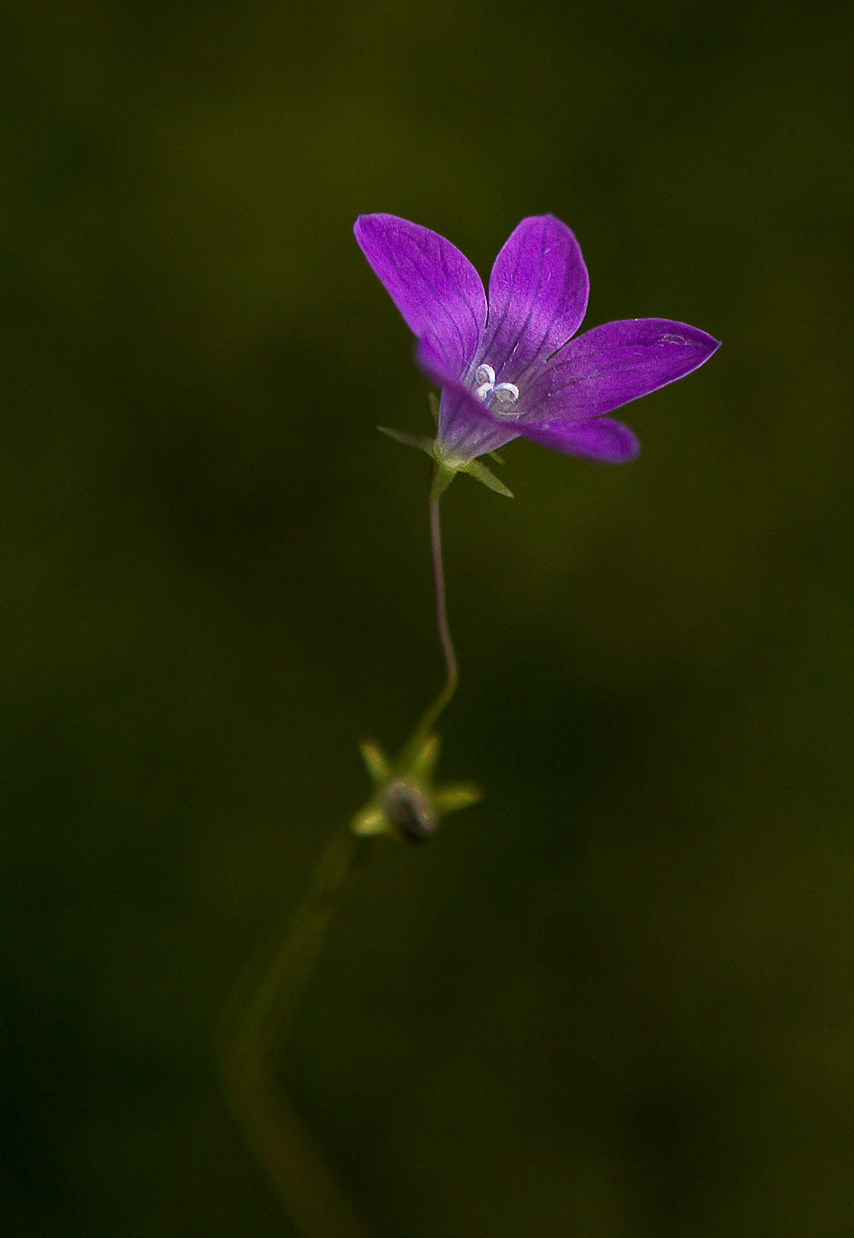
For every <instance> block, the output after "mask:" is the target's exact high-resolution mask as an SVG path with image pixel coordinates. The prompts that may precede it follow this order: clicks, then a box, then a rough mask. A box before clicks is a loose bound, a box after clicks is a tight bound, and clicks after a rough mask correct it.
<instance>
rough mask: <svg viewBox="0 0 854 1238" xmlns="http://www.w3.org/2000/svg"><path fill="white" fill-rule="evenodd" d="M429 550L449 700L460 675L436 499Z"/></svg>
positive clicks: (431, 511)
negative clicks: (446, 591)
mask: <svg viewBox="0 0 854 1238" xmlns="http://www.w3.org/2000/svg"><path fill="white" fill-rule="evenodd" d="M430 549H431V550H432V552H433V580H434V583H435V588H436V625H437V627H438V629H439V640H440V641H441V642H442V652H443V653H444V655H445V666H446V667H447V671H448V682H447V685H446V687H445V691H446V692H447V693H448V700H450V699H451V696H452V695H453V693H454V689H455V688H456V686H457V683H458V682H459V678H460V674H459V668H458V667H457V655H456V654H455V653H454V642H453V641H452V640H451V631H450V628H449V627H448V613H447V610H446V607H445V569H444V567H443V566H442V529H441V525H440V523H439V500H438V499H433V501H432V503H431V504H430Z"/></svg>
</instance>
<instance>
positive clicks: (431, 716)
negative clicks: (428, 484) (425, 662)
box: [405, 498, 460, 753]
mask: <svg viewBox="0 0 854 1238" xmlns="http://www.w3.org/2000/svg"><path fill="white" fill-rule="evenodd" d="M430 549H431V551H432V556H433V585H434V590H435V597H436V626H437V628H438V629H439V641H440V643H441V645H442V653H443V654H444V655H445V670H446V676H447V678H446V680H445V686H444V687H443V688H442V691H441V692H440V693H439V695H438V696H437V697H436V699H435V701H434V702H433V704H432V705H431V706H430V708H429V709H428V710H427V712H426V714H425V715H424V717H423V718H422V719H421V722H420V723H419V724H418V727H417V728H416V730H415V732H414V734H413V736H412V739H411V740H410V741H409V743H408V744H407V746H406V749H405V752H406V753H411V752H414V751H415V750H416V749H417V748H418V747H420V746H421V745H422V744H423V743H424V740H425V739H426V738H427V736H428V735H429V734H430V732H431V731H432V729H433V726H434V725H435V723H436V720H437V719H438V717H439V715H440V714H441V713H442V710H443V709H444V708H445V707H446V706H447V704H448V702H449V701H450V700H451V698H452V696H453V695H454V693H455V692H456V690H457V684H458V683H459V681H460V673H459V668H458V666H457V655H456V654H455V653H454V642H453V641H452V640H451V629H450V628H449V627H448V612H447V608H446V604H445V569H444V567H443V564H442V527H441V524H440V522H439V499H438V498H435V499H431V501H430Z"/></svg>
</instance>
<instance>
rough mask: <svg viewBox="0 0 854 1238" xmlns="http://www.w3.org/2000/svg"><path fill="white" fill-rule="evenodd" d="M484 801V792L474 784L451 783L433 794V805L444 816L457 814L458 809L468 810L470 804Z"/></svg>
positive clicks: (438, 788)
mask: <svg viewBox="0 0 854 1238" xmlns="http://www.w3.org/2000/svg"><path fill="white" fill-rule="evenodd" d="M482 799H483V792H482V791H481V789H480V787H476V786H475V785H474V783H473V782H455V783H449V784H448V785H447V786H445V787H437V788H436V790H435V791H434V792H433V804H434V806H435V808H436V811H437V812H438V813H439V814H440V815H442V816H444V814H445V813H446V812H456V811H457V809H458V808H468V806H469V804H476V803H477V802H478V800H482Z"/></svg>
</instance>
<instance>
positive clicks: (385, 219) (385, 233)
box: [353, 215, 486, 377]
mask: <svg viewBox="0 0 854 1238" xmlns="http://www.w3.org/2000/svg"><path fill="white" fill-rule="evenodd" d="M353 231H354V233H355V235H356V240H357V241H358V243H359V245H360V246H361V249H362V253H363V254H364V255H365V257H366V258H367V260H368V262H369V263H370V264H371V267H372V268H373V270H374V274H375V275H376V276H377V277H378V279H379V280H380V281H381V283H382V284H383V285H384V287H385V289H386V291H387V292H388V293H389V295H390V296H391V299H392V300H393V301H394V303H395V305H396V306H397V308H398V309H399V310H400V312H401V314H402V315H403V318H404V321H405V322H406V325H407V326H408V327H409V329H410V331H412V332H414V334H415V335H417V336H418V337H419V338H422V337H424V336H428V337H429V338H430V340H431V341H432V343H433V345H434V347H435V349H436V350H437V351H438V353H439V355H440V356H441V358H442V360H443V361H444V363H445V364H446V365H447V366H448V368H449V369H450V370H451V371H452V373H453V374H454V376H455V377H460V376H461V375H462V374H463V373H464V372H465V369H466V366H467V365H468V363H469V361H470V360H471V359H472V358H473V357H474V355H475V353H476V352H477V350H478V347H479V344H480V342H481V337H482V334H483V329H484V325H485V323H486V295H485V293H484V291H483V284H482V283H481V279H480V276H479V275H478V273H477V271H476V270H475V269H474V267H473V266H472V264H471V263H470V262H469V260H468V258H466V257H465V255H464V254H461V253H460V251H459V250H458V249H457V247H456V246H455V245H452V244H451V242H450V241H446V240H445V238H444V237H441V236H439V234H438V233H437V232H431V231H430V229H429V228H422V227H421V226H420V225H419V224H413V223H409V221H408V220H406V219H399V218H398V217H397V216H396V215H360V216H359V218H358V219H357V220H356V223H355V225H354V228H353Z"/></svg>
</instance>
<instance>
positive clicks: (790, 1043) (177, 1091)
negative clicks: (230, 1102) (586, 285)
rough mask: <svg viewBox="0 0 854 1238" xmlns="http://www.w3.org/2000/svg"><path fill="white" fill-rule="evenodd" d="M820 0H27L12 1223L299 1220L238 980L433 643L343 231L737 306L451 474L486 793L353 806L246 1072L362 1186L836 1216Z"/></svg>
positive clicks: (813, 1227) (841, 274)
mask: <svg viewBox="0 0 854 1238" xmlns="http://www.w3.org/2000/svg"><path fill="white" fill-rule="evenodd" d="M852 27H854V22H853V21H852V10H851V8H850V6H849V5H848V4H845V3H842V2H840V3H822V2H821V0H818V2H813V3H811V4H809V5H806V4H801V5H794V4H791V3H787V0H781V2H780V3H778V4H776V5H775V6H774V7H773V9H771V8H768V7H767V6H760V5H750V4H743V3H739V2H738V0H722V2H720V3H717V4H714V5H710V4H701V3H687V2H682V0H654V2H652V3H646V4H640V3H637V2H635V0H597V3H595V4H594V3H588V4H581V3H575V2H570V3H566V2H561V3H549V2H548V0H528V3H526V4H524V5H521V4H508V3H500V2H498V3H496V2H494V0H492V2H489V3H485V2H483V0H413V2H412V3H410V4H407V5H398V4H395V3H389V2H388V0H362V2H360V3H358V4H356V3H344V2H343V0H315V2H314V3H311V4H300V3H288V2H287V0H284V2H280V3H272V2H270V0H243V2H240V3H238V2H234V0H220V2H218V3H217V2H212V3H202V2H201V0H197V2H193V0H170V2H168V3H167V2H165V0H160V2H159V0H145V3H139V4H137V3H132V2H130V0H124V2H121V0H115V2H112V3H111V2H110V0H75V3H73V4H62V3H45V2H43V0H26V3H24V0H19V2H16V0H10V2H9V3H7V4H5V5H4V6H3V11H2V15H0V36H2V38H0V42H2V47H3V51H2V73H0V82H2V86H0V93H2V100H3V103H2V120H0V125H2V142H0V252H2V280H1V281H0V286H2V319H3V326H2V332H0V356H2V417H0V435H2V444H0V577H2V585H0V589H2V595H1V596H2V635H0V667H2V670H1V671H0V701H2V729H1V730H2V739H1V740H0V787H2V792H0V805H1V806H2V811H1V812H0V871H2V883H3V884H2V895H0V1143H1V1144H2V1151H0V1230H2V1233H3V1234H4V1235H8V1236H9V1238H36V1236H39V1238H41V1236H51V1235H63V1236H66V1235H68V1236H71V1238H73V1236H74V1235H80V1236H81V1238H82V1236H85V1238H100V1236H101V1235H110V1236H113V1235H116V1236H122V1238H170V1236H173V1235H174V1236H175V1238H178V1236H180V1238H193V1236H194V1235H205V1238H220V1236H225V1235H235V1234H239V1235H241V1238H255V1236H258V1238H267V1236H268V1235H269V1236H272V1235H288V1234H291V1233H292V1232H293V1231H292V1230H291V1229H290V1228H289V1224H288V1222H287V1221H286V1220H285V1219H284V1218H283V1217H282V1216H281V1215H280V1213H279V1210H278V1207H277V1205H276V1203H275V1201H274V1200H273V1198H272V1196H271V1195H270V1193H269V1191H268V1189H267V1185H266V1183H265V1181H264V1179H263V1177H262V1175H261V1173H260V1172H259V1171H258V1170H257V1168H256V1167H255V1165H254V1163H253V1162H252V1160H251V1158H250V1156H249V1154H248V1153H247V1152H246V1151H245V1149H244V1146H243V1144H242V1142H241V1139H240V1136H239V1135H238V1133H237V1132H236V1131H235V1129H234V1127H233V1124H232V1122H231V1119H230V1117H229V1115H228V1113H227V1112H226V1110H225V1107H224V1105H223V1103H222V1101H221V1099H220V1096H219V1093H218V1090H217V1086H216V1080H215V1071H214V1066H213V1044H214V1027H215V1025H216V1022H217V1019H218V1017H219V1013H220V1011H221V1009H222V1007H223V1004H224V1003H225V1001H226V999H227V995H228V993H229V991H230V989H231V986H232V985H233V983H234V981H235V978H236V977H237V976H238V974H239V973H240V971H241V968H242V967H243V965H244V963H245V962H246V960H247V959H248V958H249V957H250V956H251V954H252V952H253V951H254V950H255V948H256V947H257V946H258V945H259V943H262V942H264V941H266V940H268V939H270V938H271V937H272V935H273V934H275V932H276V931H277V930H279V929H280V928H281V925H282V924H283V923H284V922H285V921H286V919H287V915H288V913H289V911H290V910H291V909H292V908H293V907H294V905H295V904H296V902H297V901H298V899H299V897H300V896H301V893H302V891H303V889H304V887H305V885H306V882H307V880H308V878H309V875H310V873H311V871H312V867H313V865H314V863H315V861H316V858H317V856H318V854H319V853H320V851H321V849H322V847H323V845H324V843H325V841H326V839H327V838H328V837H329V835H330V833H331V832H332V830H333V829H334V828H335V827H336V825H337V824H338V823H340V822H341V821H342V820H344V819H346V818H347V817H349V815H350V814H351V813H352V812H353V811H354V810H355V809H356V808H357V807H358V806H359V804H360V803H361V802H362V801H363V799H364V797H365V794H366V790H367V783H366V778H365V775H364V772H363V770H362V769H361V766H360V763H359V760H358V756H357V752H356V740H357V739H359V738H360V737H363V736H366V735H371V736H374V737H376V738H377V739H379V740H380V741H381V742H383V743H385V744H387V745H388V746H390V747H394V746H395V745H397V744H399V743H400V742H401V741H402V740H403V739H404V738H405V736H406V734H407V733H408V730H409V728H410V727H411V725H412V723H413V721H414V719H415V718H416V716H417V714H418V713H419V712H420V710H421V709H422V708H423V707H424V706H425V705H426V703H427V701H428V700H429V699H430V697H431V696H432V694H433V692H434V691H435V690H436V688H437V687H438V685H439V682H440V679H441V674H442V667H441V659H440V654H439V649H438V644H437V640H436V636H435V631H434V626H433V616H432V609H431V607H432V602H431V577H430V567H429V560H428V543H427V526H426V504H425V494H426V484H427V467H428V466H427V462H426V460H425V459H424V458H423V457H422V456H419V455H418V454H417V453H415V452H409V451H407V450H406V449H404V448H402V447H400V446H399V445H397V444H395V443H393V442H390V441H389V440H387V439H384V438H382V437H381V436H380V435H378V434H377V433H376V431H375V429H374V426H375V424H376V423H378V422H380V423H383V424H388V425H394V426H398V427H399V428H401V429H406V430H409V431H413V432H425V431H426V429H427V427H428V424H429V422H428V412H427V406H426V400H425V391H426V388H425V384H424V382H423V380H422V378H421V377H420V376H419V375H418V373H417V372H416V370H415V367H414V366H413V364H412V360H411V340H410V337H409V335H408V332H407V331H406V328H405V327H404V325H403V323H402V322H401V320H400V319H399V317H398V315H397V313H396V311H395V309H394V307H393V306H392V304H391V302H390V301H389V300H388V298H387V296H386V294H385V293H384V291H383V290H382V288H381V287H380V285H379V284H378V282H377V281H376V280H375V278H374V276H373V275H372V274H371V272H370V270H369V269H368V267H367V264H366V263H365V261H364V259H363V257H362V255H361V254H360V252H359V251H358V249H357V247H356V245H355V243H354V241H353V238H352V233H351V227H352V223H353V220H354V218H355V216H356V215H357V214H358V213H360V212H370V211H390V212H394V213H397V214H400V215H404V216H406V217H408V218H411V219H414V220H416V221H418V222H420V223H424V224H427V225H428V226H430V227H433V228H435V229H436V230H438V231H439V232H441V233H443V234H444V235H446V236H448V237H449V238H451V239H452V240H453V241H454V242H455V243H456V244H458V245H459V246H460V247H461V248H462V249H463V251H464V252H465V253H467V254H468V255H469V256H470V257H471V258H472V260H473V261H474V262H475V264H476V265H477V266H478V268H479V269H480V271H481V273H482V274H484V275H486V274H488V271H489V267H490V265H491V262H492V259H493V257H494V256H495V254H496V253H497V251H498V249H499V248H500V246H501V244H502V243H503V241H504V239H505V238H506V236H507V235H508V234H509V232H510V231H511V229H512V228H513V227H514V226H515V224H516V223H517V222H518V220H519V219H520V218H521V217H522V216H524V215H526V214H531V213H537V212H542V211H551V212H553V213H554V214H556V215H558V216H559V217H561V218H562V219H564V220H565V221H566V222H567V223H569V224H570V226H571V227H572V228H573V229H574V231H575V232H576V234H577V236H578V238H579V240H580V242H581V245H582V248H583V251H584V255H585V258H586V260H587V263H588V266H589V269H590V273H591V298H590V307H589V313H588V317H587V324H588V325H589V326H592V325H595V324H598V323H600V322H605V321H608V320H609V319H613V318H623V317H641V316H647V315H650V316H669V317H672V318H676V319H682V320H684V321H688V322H690V323H694V324H695V325H697V326H699V327H702V328H704V329H705V330H707V331H709V332H711V333H712V334H714V335H715V336H717V337H718V338H719V339H721V340H723V347H722V348H721V349H720V351H719V353H718V354H717V355H716V356H715V357H714V359H713V360H712V362H711V363H710V364H709V365H707V366H706V367H705V368H704V369H703V370H701V371H699V372H698V373H696V374H694V375H692V376H691V377H689V378H688V379H686V380H684V381H683V382H680V383H678V384H676V385H675V386H672V387H670V388H668V389H667V390H665V391H662V392H660V393H658V394H656V395H654V396H651V397H649V398H648V399H646V400H644V401H642V402H640V403H639V404H637V405H635V406H633V407H632V408H631V409H629V410H627V416H626V420H627V421H629V423H630V424H632V425H633V427H634V428H635V429H636V431H637V432H638V433H639V435H640V437H641V439H642V442H643V448H644V450H643V452H642V454H641V456H640V458H639V459H638V460H637V462H635V463H633V464H632V465H631V466H628V467H625V468H619V469H609V468H607V467H604V466H597V465H595V464H592V463H589V462H584V461H579V460H573V459H568V458H564V457H559V456H557V455H554V454H551V453H549V452H547V451H545V450H543V449H540V448H537V447H535V446H533V445H531V444H526V443H524V442H520V443H517V444H514V445H513V446H512V447H511V448H509V449H508V450H507V453H506V456H507V463H506V465H505V468H504V470H503V472H502V477H503V478H504V479H505V480H506V481H507V483H508V484H509V485H510V486H511V488H512V489H513V490H514V491H515V493H516V495H517V498H516V500H515V501H514V502H512V503H511V502H509V501H506V500H504V499H501V498H499V497H498V496H496V495H494V494H491V493H489V492H488V491H486V490H485V489H483V488H482V487H479V486H476V485H475V484H474V483H472V482H471V481H470V480H469V479H467V478H462V479H460V480H459V481H458V482H456V483H455V484H454V486H453V487H452V489H451V490H450V491H449V493H448V495H447V500H446V501H445V503H444V528H445V537H446V556H447V558H446V564H447V573H448V587H449V607H450V616H451V621H452V627H453V630H454V634H455V638H456V642H457V646H458V652H459V655H460V659H461V664H462V676H463V677H462V686H461V689H460V692H459V696H458V698H457V700H456V701H455V702H454V705H453V707H452V709H451V710H450V711H449V713H448V715H447V718H446V720H445V722H444V723H443V734H444V741H445V750H444V756H443V762H442V771H441V772H442V774H443V775H444V776H446V777H449V778H473V779H477V780H478V781H479V782H481V783H482V784H483V786H484V787H485V788H486V790H487V797H486V799H485V800H484V802H483V803H482V804H481V805H479V806H478V807H477V808H475V809H472V810H469V811H468V812H467V813H466V814H460V815H459V816H458V817H455V818H451V819H450V820H449V821H448V823H447V826H446V827H445V828H443V830H442V832H441V833H440V835H439V837H438V838H437V840H436V841H435V842H434V843H432V844H431V845H429V846H427V847H422V848H409V847H403V846H395V845H392V844H388V845H382V846H380V847H379V848H378V850H377V853H376V855H375V856H374V857H373V860H372V862H371V863H370V864H369V865H368V866H367V867H366V869H365V870H364V872H363V873H362V875H361V877H360V880H359V882H358V883H357V884H356V885H355V887H354V888H353V890H352V891H351V893H350V894H349V896H348V898H347V900H346V902H345V904H344V906H343V908H342V910H341V913H340V916H339V918H338V920H337V922H336V925H335V928H334V931H333V934H332V937H331V939H330V941H329V945H328V950H327V952H326V955H325V957H324V961H323V965H322V967H321V969H320V971H319V973H318V975H317V977H316V982H315V983H314V985H313V987H312V989H311V991H310V993H309V995H308V998H307V1001H306V1004H305V1007H304V1011H303V1015H302V1018H301V1020H300V1023H299V1027H298V1029H297V1031H296V1034H295V1037H294V1040H293V1042H292V1044H291V1046H290V1049H289V1051H288V1053H287V1054H286V1055H285V1058H284V1060H283V1062H282V1065H281V1075H282V1082H283V1084H284V1085H285V1086H287V1087H288V1088H289V1089H290V1091H291V1092H292V1094H293V1095H294V1096H295V1097H296V1098H297V1100H298V1103H299V1106H300V1108H301V1110H302V1112H303V1114H304V1116H305V1118H306V1120H307V1122H308V1123H309V1125H310V1126H311V1128H312V1130H313V1131H314V1132H315V1134H316V1135H317V1136H318V1138H319V1140H320V1141H321V1142H322V1144H323V1146H324V1148H325V1149H326V1151H327V1153H328V1155H329V1157H330V1160H331V1161H332V1163H333V1164H334V1165H335V1166H336V1168H337V1171H338V1172H339V1174H340V1177H341V1179H342V1181H343V1182H344V1183H345V1184H346V1186H347V1187H348V1188H349V1190H350V1191H351V1192H352V1193H353V1195H354V1196H355V1197H356V1199H357V1200H358V1201H359V1203H360V1204H361V1206H362V1208H363V1210H364V1212H365V1214H366V1216H367V1217H368V1219H369V1221H370V1224H371V1226H372V1228H373V1230H374V1232H375V1233H376V1234H377V1235H378V1238H383V1236H384V1235H385V1236H387V1238H391V1236H392V1235H400V1236H404V1238H405V1236H409V1238H428V1236H429V1238H433V1236H435V1235H439V1234H441V1235H443V1236H444V1238H462V1236H463V1235H465V1236H467V1238H468V1236H471V1235H483V1236H484V1238H487V1236H488V1238H503V1236H504V1235H508V1236H509V1235H513V1236H514V1238H518V1235H522V1234H524V1235H526V1236H528V1238H556V1236H558V1235H561V1236H562V1235H579V1236H580V1238H642V1236H643V1238H646V1236H653V1235H655V1236H663V1238H671V1236H672V1238H681V1236H683V1235H685V1236H687V1235H692V1236H695V1238H706V1236H711V1235H727V1236H728V1238H740V1236H742V1235H744V1236H748V1235H749V1236H750V1238H754V1236H756V1238H758V1236H760V1235H761V1236H766V1235H767V1236H768V1238H772V1236H773V1238H787V1236H788V1235H793V1236H794V1235H804V1234H809V1235H814V1236H817V1238H831V1236H833V1238H842V1236H843V1235H851V1234H852V1233H854V1176H852V1172H851V1170H852V1159H854V983H853V982H852V973H854V900H852V893H854V814H852V807H853V806H854V803H853V802H852V801H853V800H854V797H852V792H854V765H852V751H851V746H852V739H854V704H852V702H854V633H852V605H854V575H852V553H851V546H852V534H854V497H853V496H852V485H851V472H852V461H854V452H852V448H854V441H852V439H854V436H852V395H854V392H852V375H853V374H854V361H853V360H852V356H853V355H854V354H853V353H852V343H851V331H852V320H854V312H852V311H854V306H852V286H854V260H853V254H852V240H851V236H852V205H853V204H854V195H853V194H852V190H854V171H852V168H853V167H854V165H852V153H854V144H853V143H854V107H852V93H851V56H852V33H854V29H853V28H852Z"/></svg>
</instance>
